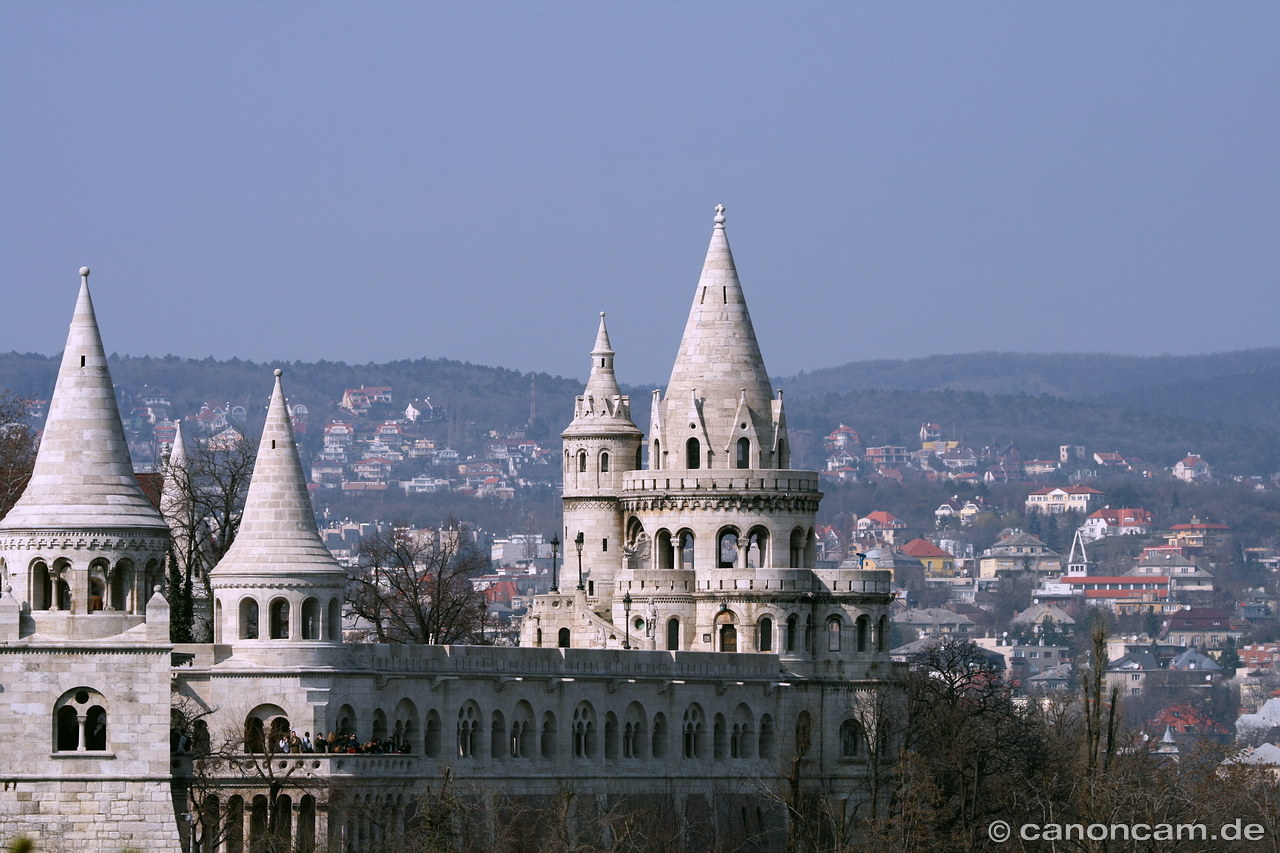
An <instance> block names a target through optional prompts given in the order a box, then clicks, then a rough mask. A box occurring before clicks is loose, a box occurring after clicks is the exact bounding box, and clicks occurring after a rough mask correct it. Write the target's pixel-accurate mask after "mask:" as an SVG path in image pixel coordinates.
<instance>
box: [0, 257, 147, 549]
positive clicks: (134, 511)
mask: <svg viewBox="0 0 1280 853" xmlns="http://www.w3.org/2000/svg"><path fill="white" fill-rule="evenodd" d="M86 527H88V528H100V527H109V528H148V529H151V528H154V529H164V528H166V527H167V526H166V524H165V522H164V519H163V518H161V516H160V513H159V511H158V510H157V509H156V508H155V506H153V505H152V503H151V501H149V500H148V499H147V496H146V495H145V494H144V493H143V491H142V487H141V486H139V485H138V479H137V477H135V476H134V472H133V463H132V462H131V461H130V459H129V445H128V442H127V441H126V439H125V435H124V427H123V425H122V424H121V423H120V410H119V407H117V405H116V394H115V388H114V387H113V386H112V384H111V372H110V370H109V369H108V367H107V355H106V352H105V350H104V349H103V347H102V337H101V335H100V334H99V333H98V320H97V317H96V316H95V314H94V311H93V300H92V298H90V296H89V268H88V267H82V268H81V270H80V294H79V296H78V297H77V299H76V308H75V313H74V314H73V315H72V318H71V329H70V331H69V332H68V334H67V346H66V348H65V349H64V350H63V351H62V364H61V366H60V367H59V368H58V381H57V384H56V385H55V386H54V389H53V396H52V398H51V399H50V401H49V416H48V418H47V419H46V421H45V427H44V435H43V437H42V438H41V440H40V450H39V452H38V453H37V454H36V462H35V467H34V470H33V471H32V474H31V482H30V483H29V484H28V485H27V489H26V491H25V492H23V493H22V497H21V498H20V499H19V500H18V502H17V503H16V504H15V505H14V507H13V509H11V510H9V514H8V515H6V516H5V517H4V519H3V521H0V528H2V529H5V530H50V529H53V530H59V529H66V528H86Z"/></svg>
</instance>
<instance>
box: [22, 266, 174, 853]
mask: <svg viewBox="0 0 1280 853" xmlns="http://www.w3.org/2000/svg"><path fill="white" fill-rule="evenodd" d="M88 273H89V271H88V270H87V269H84V270H82V271H81V285H80V294H79V297H78V299H77V301H76V308H75V314H74V316H73V318H72V321H71V329H70V333H69V335H68V337H67V346H66V349H65V350H64V352H63V356H62V363H61V365H60V367H59V370H58V379H57V383H56V385H55V389H54V392H53V397H52V399H51V400H50V404H49V415H48V419H47V421H46V425H45V430H44V435H43V436H42V438H41V442H40V448H39V451H38V454H37V457H36V462H35V469H34V473H33V475H32V478H31V483H30V485H29V486H28V487H27V489H26V491H25V492H24V493H23V495H22V497H21V498H20V499H19V500H18V502H17V504H16V505H15V506H14V507H13V509H12V510H10V512H9V513H8V515H7V516H5V518H4V519H3V520H2V521H0V568H2V569H3V571H0V575H2V576H3V584H4V592H3V595H0V742H2V743H4V744H5V749H3V750H0V828H2V831H0V843H6V842H8V841H9V839H10V837H12V836H14V835H18V834H26V835H28V836H30V837H31V838H32V839H33V840H35V841H36V842H37V843H38V845H39V847H40V849H42V850H73V849H74V850H79V851H86V853H88V851H93V852H94V853H96V851H103V853H106V851H112V853H114V851H118V850H120V849H122V848H125V847H137V848H143V849H148V850H177V849H178V829H177V822H176V820H175V817H174V805H173V800H172V791H171V779H172V777H171V774H170V763H169V762H170V751H169V728H170V726H169V682H170V676H171V665H170V652H171V650H172V648H173V647H172V646H171V645H170V643H169V607H168V604H167V603H166V602H165V600H164V598H163V597H162V596H161V595H160V594H159V592H158V590H159V587H158V586H157V585H156V584H158V583H159V581H160V579H161V577H162V569H161V566H162V565H163V558H164V554H165V552H166V550H167V547H168V542H169V530H168V527H167V525H166V524H165V523H164V521H163V519H161V517H160V514H159V512H158V510H157V509H156V508H155V507H154V506H153V505H152V504H151V502H150V501H149V500H148V499H147V497H146V496H145V495H144V494H143V492H142V489H141V488H140V487H139V485H138V482H137V479H136V477H135V476H134V473H133V466H132V464H131V463H130V460H129V453H128V447H127V445H126V443H125V437H124V430H123V428H122V426H121V423H120V416H119V412H118V411H117V408H116V400H115V393H114V391H113V388H112V384H111V375H110V372H109V370H108V369H107V360H106V355H105V352H104V351H103V348H102V341H101V339H100V337H99V334H98V326H97V320H96V318H95V315H94V309H93V302H92V300H91V298H90V295H89V283H88Z"/></svg>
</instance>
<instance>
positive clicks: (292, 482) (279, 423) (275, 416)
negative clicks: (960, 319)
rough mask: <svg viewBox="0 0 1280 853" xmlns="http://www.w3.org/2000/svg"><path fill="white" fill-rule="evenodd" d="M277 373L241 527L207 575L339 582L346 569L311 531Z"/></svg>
mask: <svg viewBox="0 0 1280 853" xmlns="http://www.w3.org/2000/svg"><path fill="white" fill-rule="evenodd" d="M280 375H281V371H279V370H277V371H276V385H275V390H274V391H273V392H272V394H271V405H270V407H269V408H268V409H267V423H266V425H265V426H264V427H263V429H262V443H261V444H259V445H258V458H257V461H256V462H255V463H254V468H253V480H252V482H250V484H249V494H248V496H247V497H246V498H245V505H244V517H243V519H242V520H241V522H240V530H239V532H238V533H237V534H236V539H235V542H233V543H232V545H231V548H230V549H229V550H228V551H227V553H226V556H224V557H223V558H222V560H221V561H220V562H219V563H218V565H217V566H216V567H215V568H214V569H213V572H212V573H211V574H212V575H213V576H214V577H219V576H224V577H225V576H227V575H239V576H243V575H266V576H268V577H270V576H271V575H273V574H277V573H284V574H297V573H307V574H311V573H324V574H329V575H332V578H328V579H326V580H332V581H333V582H334V583H336V584H337V585H339V586H340V585H341V584H342V583H344V582H345V573H344V571H343V569H342V567H341V566H339V565H338V563H337V561H336V560H335V559H334V558H333V555H332V554H330V553H329V549H328V548H326V547H325V546H324V543H323V542H322V541H321V539H320V533H319V532H318V531H317V530H316V519H315V512H314V511H313V510H312V508H311V497H310V496H309V495H308V493H307V478H306V475H305V474H303V472H302V460H301V459H300V458H299V457H298V447H297V445H296V444H295V443H294V438H293V425H292V423H291V422H290V420H289V412H288V409H287V407H286V405H285V398H284V388H283V387H282V386H281V382H280Z"/></svg>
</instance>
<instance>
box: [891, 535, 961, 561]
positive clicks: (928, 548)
mask: <svg viewBox="0 0 1280 853" xmlns="http://www.w3.org/2000/svg"><path fill="white" fill-rule="evenodd" d="M902 553H904V554H908V555H910V556H912V557H916V558H919V557H944V558H951V559H955V555H954V554H948V553H947V552H946V551H944V550H942V549H941V548H939V547H938V546H937V545H934V544H933V543H932V542H930V541H929V540H928V539H912V540H911V541H910V542H908V543H907V544H906V545H903V546H902Z"/></svg>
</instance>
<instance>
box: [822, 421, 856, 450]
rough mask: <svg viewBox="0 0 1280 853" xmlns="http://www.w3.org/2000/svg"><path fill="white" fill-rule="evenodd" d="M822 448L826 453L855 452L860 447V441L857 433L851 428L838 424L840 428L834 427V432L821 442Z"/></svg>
mask: <svg viewBox="0 0 1280 853" xmlns="http://www.w3.org/2000/svg"><path fill="white" fill-rule="evenodd" d="M823 446H824V447H825V448H826V449H827V450H828V451H833V450H849V451H855V450H857V449H858V448H860V447H862V439H861V438H859V436H858V431H857V430H855V429H854V428H853V427H849V426H845V425H844V424H840V426H838V427H836V428H835V430H834V431H832V433H831V434H830V435H828V436H827V437H826V438H825V439H824V440H823Z"/></svg>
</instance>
